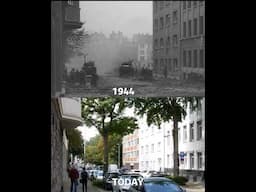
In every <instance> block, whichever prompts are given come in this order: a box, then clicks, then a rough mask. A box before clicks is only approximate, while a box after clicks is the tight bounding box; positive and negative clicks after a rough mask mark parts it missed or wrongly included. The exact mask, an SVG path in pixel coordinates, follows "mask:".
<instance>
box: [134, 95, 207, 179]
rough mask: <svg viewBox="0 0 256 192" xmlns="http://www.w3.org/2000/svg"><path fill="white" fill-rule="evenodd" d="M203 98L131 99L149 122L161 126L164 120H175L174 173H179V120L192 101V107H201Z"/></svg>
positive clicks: (137, 111)
mask: <svg viewBox="0 0 256 192" xmlns="http://www.w3.org/2000/svg"><path fill="white" fill-rule="evenodd" d="M201 99H202V98H199V97H189V98H186V97H165V98H136V99H132V100H130V102H131V103H130V104H131V105H134V106H135V113H136V114H137V115H140V116H143V115H144V114H146V117H147V124H148V125H151V124H154V125H157V126H158V127H159V128H160V126H161V124H162V123H163V122H169V121H173V130H172V135H173V149H174V155H173V162H174V168H173V174H174V176H178V175H179V149H178V122H181V121H182V117H183V118H185V116H186V107H187V104H188V103H190V104H191V105H190V106H191V109H192V110H195V109H197V108H198V107H199V104H200V102H201Z"/></svg>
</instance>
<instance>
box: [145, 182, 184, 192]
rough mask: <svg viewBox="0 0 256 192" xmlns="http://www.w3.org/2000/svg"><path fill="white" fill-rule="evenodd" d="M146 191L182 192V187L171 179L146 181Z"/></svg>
mask: <svg viewBox="0 0 256 192" xmlns="http://www.w3.org/2000/svg"><path fill="white" fill-rule="evenodd" d="M144 188H145V191H146V192H163V191H164V192H182V189H181V188H180V187H178V186H177V185H176V184H174V183H172V182H169V181H150V182H146V183H144Z"/></svg>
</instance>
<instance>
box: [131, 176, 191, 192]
mask: <svg viewBox="0 0 256 192" xmlns="http://www.w3.org/2000/svg"><path fill="white" fill-rule="evenodd" d="M138 191H140V192H186V190H184V189H182V188H181V187H180V186H179V185H178V184H176V183H175V182H174V181H172V180H170V179H167V178H165V177H150V178H145V179H144V180H143V184H142V185H141V186H138V185H133V186H131V188H130V192H138Z"/></svg>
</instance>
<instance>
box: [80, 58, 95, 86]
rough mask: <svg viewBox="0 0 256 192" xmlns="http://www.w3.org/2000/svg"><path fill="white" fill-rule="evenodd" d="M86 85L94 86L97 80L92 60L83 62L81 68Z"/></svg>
mask: <svg viewBox="0 0 256 192" xmlns="http://www.w3.org/2000/svg"><path fill="white" fill-rule="evenodd" d="M82 71H83V74H84V77H85V85H86V87H88V86H89V87H91V86H93V87H96V86H97V82H98V75H97V69H96V67H95V63H94V61H89V62H85V63H84V66H83V68H82Z"/></svg>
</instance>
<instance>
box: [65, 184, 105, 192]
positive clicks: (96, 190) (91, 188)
mask: <svg viewBox="0 0 256 192" xmlns="http://www.w3.org/2000/svg"><path fill="white" fill-rule="evenodd" d="M64 192H70V182H66V183H64ZM77 192H83V188H82V184H81V183H79V184H78V186H77ZM87 192H106V191H105V190H103V189H100V188H97V187H94V186H93V185H92V183H91V181H88V183H87Z"/></svg>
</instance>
